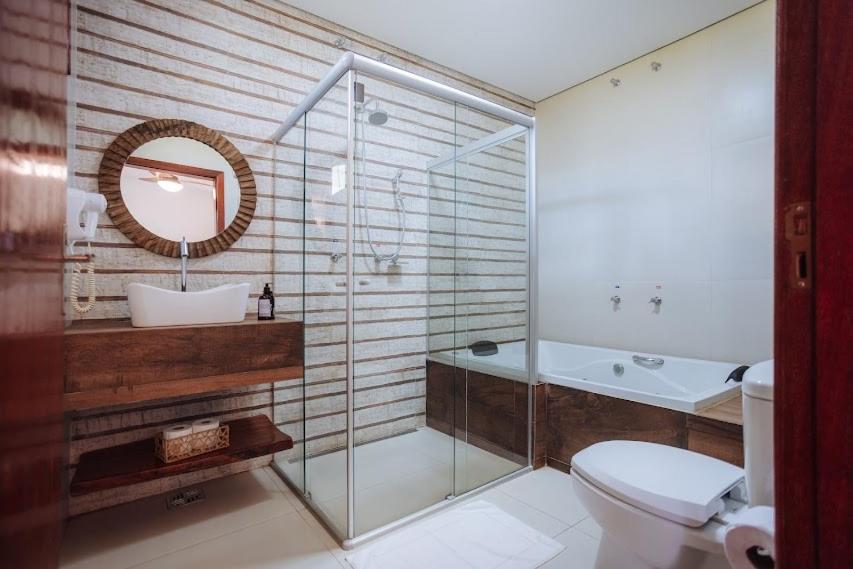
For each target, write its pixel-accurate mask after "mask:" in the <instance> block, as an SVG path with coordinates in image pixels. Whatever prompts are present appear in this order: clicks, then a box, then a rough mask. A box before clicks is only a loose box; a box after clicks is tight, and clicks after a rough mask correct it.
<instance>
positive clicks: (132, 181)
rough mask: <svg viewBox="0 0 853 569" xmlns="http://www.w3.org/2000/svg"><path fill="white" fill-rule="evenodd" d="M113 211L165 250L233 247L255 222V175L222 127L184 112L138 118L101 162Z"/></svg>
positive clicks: (125, 229)
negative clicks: (188, 117)
mask: <svg viewBox="0 0 853 569" xmlns="http://www.w3.org/2000/svg"><path fill="white" fill-rule="evenodd" d="M98 189H99V190H100V192H101V193H102V194H103V195H104V196H105V197H106V199H107V213H108V214H109V216H110V218H111V219H112V221H113V223H114V224H115V226H116V228H118V229H119V230H120V231H121V232H122V233H124V234H125V235H126V236H127V237H128V238H129V239H130V240H131V241H133V242H134V243H136V244H137V245H139V246H140V247H143V248H145V249H147V250H148V251H151V252H152V253H157V254H158V255H165V256H167V257H178V256H180V242H181V239H182V238H185V239H186V240H187V242H188V244H189V256H190V257H204V256H207V255H212V254H213V253H219V252H222V251H225V250H226V249H228V248H229V247H231V245H233V244H234V242H235V241H237V239H239V238H240V236H241V235H243V233H244V232H245V231H246V229H247V228H248V227H249V223H251V221H252V217H253V216H254V213H255V206H256V204H257V189H256V187H255V177H254V176H253V175H252V170H251V168H249V164H248V162H246V159H245V158H244V157H243V154H242V153H241V152H240V151H239V150H238V149H237V147H236V146H234V144H232V143H231V141H229V140H228V139H227V138H225V137H224V136H223V135H222V134H220V133H219V132H217V131H215V130H213V129H210V128H207V127H206V126H203V125H200V124H198V123H194V122H190V121H185V120H179V119H155V120H151V121H147V122H144V123H140V124H138V125H136V126H133V127H131V128H129V129H127V130H126V131H124V132H123V133H121V134H120V135H118V136H117V137H116V139H115V140H114V141H113V142H112V144H110V146H109V148H107V150H106V151H105V152H104V156H103V158H102V159H101V166H100V168H99V170H98Z"/></svg>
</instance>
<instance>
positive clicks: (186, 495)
mask: <svg viewBox="0 0 853 569" xmlns="http://www.w3.org/2000/svg"><path fill="white" fill-rule="evenodd" d="M205 498H206V496H205V495H204V489H203V488H188V489H186V490H181V491H180V492H176V493H175V494H172V495H171V496H168V497H167V498H166V507H167V508H168V509H170V510H174V509H175V508H182V507H184V506H189V505H190V504H195V503H196V502H201V501H202V500H204V499H205Z"/></svg>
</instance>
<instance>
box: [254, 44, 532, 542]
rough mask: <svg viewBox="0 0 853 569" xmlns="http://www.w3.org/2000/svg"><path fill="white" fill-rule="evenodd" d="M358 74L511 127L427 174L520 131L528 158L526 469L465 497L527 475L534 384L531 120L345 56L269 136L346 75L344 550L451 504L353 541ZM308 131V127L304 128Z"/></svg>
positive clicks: (275, 139)
mask: <svg viewBox="0 0 853 569" xmlns="http://www.w3.org/2000/svg"><path fill="white" fill-rule="evenodd" d="M357 72H363V73H366V74H368V75H371V76H374V77H378V78H380V79H385V80H388V81H391V82H393V83H397V84H399V85H401V86H404V87H408V88H411V89H414V90H417V91H421V92H423V93H426V94H429V95H433V96H435V97H438V98H441V99H445V100H448V101H451V102H454V103H457V104H461V105H465V106H467V107H470V108H472V109H476V110H478V111H481V112H483V113H486V114H488V115H492V116H494V117H496V118H500V119H503V120H506V121H509V122H511V123H514V126H511V127H509V128H507V129H504V130H502V131H499V132H497V133H494V134H492V135H489V136H486V137H484V138H483V139H480V140H477V141H474V142H472V143H469V144H467V145H465V146H463V147H461V148H459V149H458V150H457V151H456V152H454V153H453V154H452V155H450V156H447V157H441V158H438V159H435V160H432V161H430V162H429V164H428V166H427V168H428V170H431V169H433V168H435V167H437V166H438V165H440V164H446V163H447V162H448V161H453V160H458V159H460V158H461V157H463V156H465V155H468V154H473V153H475V152H477V151H479V150H482V149H485V148H488V147H492V146H495V145H497V144H500V143H501V142H504V141H508V140H511V139H513V138H517V137H518V136H521V135H522V134H524V133H525V131H526V134H527V137H526V148H525V153H526V158H527V164H526V166H527V181H526V186H527V187H526V208H527V223H528V226H527V244H528V249H527V324H526V336H527V355H526V357H527V362H526V363H527V374H528V409H527V415H528V422H527V428H528V437H527V443H528V444H527V447H528V448H527V465H526V466H525V467H522V468H521V469H519V470H517V471H515V472H513V473H510V474H508V475H506V476H504V477H502V478H499V479H497V480H493V481H492V482H489V483H486V484H484V485H482V486H480V487H479V488H475V489H473V490H470V491H468V492H466V493H465V495H466V496H467V495H473V494H476V493H478V492H482V491H484V490H486V489H488V488H490V487H492V486H494V485H496V484H498V483H500V482H503V481H505V480H507V479H509V478H513V477H515V476H518V475H520V474H523V473H525V472H528V471H529V470H530V469H531V468H532V467H531V465H532V459H533V404H534V403H533V385H534V384H535V382H536V378H537V374H536V367H537V365H536V357H537V350H536V346H537V345H538V342H537V340H536V324H535V322H536V290H537V289H536V251H537V249H536V210H535V203H536V199H535V189H536V183H535V175H536V168H535V163H536V160H535V124H536V123H535V119H534V118H533V117H531V116H529V115H525V114H523V113H520V112H518V111H514V110H512V109H510V108H507V107H504V106H502V105H499V104H497V103H493V102H491V101H488V100H486V99H482V98H480V97H477V96H475V95H472V94H470V93H466V92H464V91H460V90H459V89H455V88H453V87H450V86H447V85H444V84H442V83H438V82H436V81H433V80H431V79H427V78H425V77H421V76H419V75H416V74H414V73H411V72H409V71H405V70H403V69H399V68H396V67H393V66H391V65H387V64H385V63H382V62H379V61H376V60H373V59H370V58H367V57H364V56H361V55H358V54H355V53H352V52H347V53H345V54H344V55H343V56H342V57H341V58H340V59H339V60H338V62H337V63H336V64H335V65H334V66H333V67H332V68H331V69H330V70H329V71H328V73H327V74H326V75H325V77H323V79H321V80H320V82H319V83H318V84H317V85H316V87H314V89H312V90H311V91H310V92H309V93H308V94H307V95H306V97H305V99H304V100H303V101H302V102H301V103H300V104H299V105H297V106H296V107H295V108H294V109H293V110H292V111H291V112H290V114H289V115H288V116H287V117H286V118H285V120H284V121H283V122H282V124H281V126H279V128H278V129H276V131H275V133H274V134H273V136H272V139H271V142H272V143H273V145H277V144H278V143H279V142H281V140H282V138H284V136H285V135H286V134H287V133H288V132H289V131H290V130H291V129H292V128H293V127H294V126H296V125H297V124H298V123H299V121H300V120H302V118H303V117H305V115H306V113H308V112H309V111H311V110H312V109H313V108H314V106H315V105H316V104H317V103H318V102H319V101H320V100H321V99H322V98H323V97H324V96H325V94H326V93H328V92H329V91H330V90H331V89H332V88H334V87H335V85H336V84H337V83H338V82H339V81H340V80H341V79H342V78H344V76H347V100H348V101H349V104H348V105H347V156H346V162H347V174H346V183H347V200H346V201H347V214H346V282H347V283H348V285H347V287H346V334H347V340H346V357H347V361H346V373H347V386H346V396H347V409H346V415H347V429H346V433H347V449H346V452H347V458H346V467H347V473H346V476H347V529H346V536H345V538H344V539H343V540H342V542H341V545H342V547H344V548H345V549H349V548H352V547H355V546H356V545H358V544H359V543H362V542H364V541H367V540H370V539H373V538H376V537H378V536H379V535H382V534H384V533H387V532H388V531H391V530H393V529H395V528H397V527H400V526H401V525H405V524H407V523H410V522H412V521H414V520H417V519H419V518H422V517H423V516H425V515H428V514H430V513H432V512H434V511H435V510H438V509H441V508H444V507H446V506H447V505H449V504H450V503H452V502H451V501H448V500H445V501H444V502H440V503H437V504H434V505H432V506H430V507H427V508H425V509H423V510H420V511H418V512H414V513H412V514H409V515H407V516H405V517H403V518H401V519H399V520H397V521H395V522H392V523H390V524H388V525H385V526H383V527H380V528H377V529H374V530H371V531H368V532H366V533H364V534H362V535H360V536H358V537H356V536H355V526H354V510H355V487H354V463H353V458H354V441H355V439H354V416H353V415H354V410H353V395H354V393H353V389H354V382H353V375H354V374H353V333H354V318H353V286H352V283H353V282H354V281H353V272H354V267H353V257H354V250H353V237H354V230H353V224H354V215H353V211H354V191H355V152H356V149H355V137H356V133H355V108H354V105H353V103H352V102H353V101H354V99H355V74H356V73H357ZM306 128H307V126H306ZM274 468H275V470H276V472H277V473H278V475H279V476H280V477H281V478H282V479H284V480H285V481H286V482H290V481H289V479H288V477H287V475H286V474H285V473H284V472H282V471H281V469H280V468H279V467H278V466H276V465H275V464H274ZM300 496H301V497H302V499H304V500H305V501H306V502H307V503H308V504H309V505H312V504H311V498H310V496H305V495H303V494H302V493H301V492H300ZM312 511H314V512H315V513H316V514H318V515H319V516H320V518H321V519H323V521H324V522H325V523H326V525H327V526H328V527H330V528H333V527H334V524H331V523H329V520H327V519H326V516H325V515H324V514H323V512H322V511H320V510H319V509H318V508H314V507H312Z"/></svg>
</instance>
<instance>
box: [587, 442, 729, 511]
mask: <svg viewBox="0 0 853 569" xmlns="http://www.w3.org/2000/svg"><path fill="white" fill-rule="evenodd" d="M572 471H573V472H574V473H576V474H579V475H581V476H582V477H583V478H584V479H586V480H587V481H588V482H590V483H591V484H594V485H595V486H597V487H599V488H601V489H602V490H604V491H605V492H607V493H609V494H611V495H613V496H615V497H617V498H619V499H621V500H624V501H625V502H628V503H629V504H631V505H633V506H636V507H637V508H640V509H642V510H645V511H647V512H649V513H652V514H655V515H658V516H661V517H663V518H666V519H668V520H672V521H674V522H678V523H681V524H685V525H688V526H691V527H698V526H701V525H704V524H705V523H706V522H707V521H708V520H709V519H711V517H713V516H714V515H715V514H717V513H719V512H722V511H723V509H724V507H725V506H724V504H723V500H722V496H723V495H724V494H726V493H727V492H728V491H729V490H731V489H732V488H734V487H735V486H736V485H737V484H739V483H741V482H742V481H743V470H742V469H740V468H738V467H737V466H734V465H731V464H729V463H727V462H723V461H722V460H717V459H715V458H711V457H709V456H705V455H703V454H699V453H695V452H691V451H688V450H683V449H680V448H675V447H670V446H665V445H659V444H654V443H645V442H639V441H607V442H603V443H597V444H594V445H592V446H590V447H587V448H585V449H584V450H582V451H580V452H579V453H577V454H575V456H574V458H572Z"/></svg>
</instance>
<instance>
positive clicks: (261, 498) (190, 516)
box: [61, 468, 600, 569]
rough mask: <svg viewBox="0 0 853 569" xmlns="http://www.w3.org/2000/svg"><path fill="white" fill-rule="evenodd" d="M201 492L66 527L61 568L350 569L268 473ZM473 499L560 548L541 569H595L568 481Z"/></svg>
mask: <svg viewBox="0 0 853 569" xmlns="http://www.w3.org/2000/svg"><path fill="white" fill-rule="evenodd" d="M203 487H204V489H205V493H206V495H207V499H206V500H204V501H203V502H200V503H197V504H192V505H189V506H185V507H183V508H179V509H176V510H172V511H168V510H167V509H166V507H165V501H164V497H163V496H155V497H151V498H147V499H144V500H140V501H137V502H133V503H130V504H125V505H123V506H118V507H116V508H111V509H108V510H102V511H99V512H95V513H93V514H89V515H86V516H82V517H80V518H76V519H74V520H72V521H71V523H70V524H69V526H68V529H67V532H66V536H65V541H64V545H63V553H62V563H61V566H62V567H63V568H64V569H71V568H73V569H127V568H130V567H134V568H139V569H155V568H158V569H159V568H181V569H185V568H193V569H194V568H198V569H234V568H246V569H302V568H306V569H315V568H316V569H326V568H329V569H342V568H343V569H350V568H349V565H348V564H347V562H346V561H345V560H344V556H345V552H344V551H342V550H341V549H340V548H339V547H338V546H337V543H336V542H335V540H334V539H333V538H332V537H331V536H330V535H329V533H328V532H327V531H326V530H325V529H323V527H322V526H321V525H320V523H319V522H318V521H317V520H316V519H315V518H314V516H313V515H312V514H311V512H310V511H308V510H306V509H305V507H304V506H303V505H302V503H301V502H300V501H299V499H298V498H297V497H296V496H295V495H294V494H293V493H292V492H291V491H290V490H289V489H288V488H287V486H286V485H285V484H284V483H283V482H281V480H279V479H278V477H277V476H276V474H275V473H274V472H273V471H272V470H270V469H260V470H255V471H252V472H247V473H243V474H239V475H236V476H232V477H229V478H224V479H220V480H216V481H212V482H208V483H205V484H203ZM474 499H485V500H488V501H490V502H492V503H494V504H495V505H497V506H498V507H499V508H501V509H503V510H504V511H506V512H508V513H509V514H511V515H513V516H515V517H516V518H518V519H519V520H521V521H522V522H524V523H526V524H527V525H529V526H531V527H533V528H535V529H537V530H539V531H541V532H542V533H545V534H547V535H549V536H551V537H553V538H555V539H556V540H557V541H559V542H561V543H562V544H563V545H565V546H566V549H565V550H564V551H563V552H562V553H561V554H560V555H559V556H558V557H556V558H554V559H553V560H551V561H550V562H548V563H547V564H545V565H544V566H543V567H545V568H547V569H558V568H567V567H571V568H572V569H587V568H592V567H593V565H594V562H595V556H596V550H597V547H598V539H599V535H600V529H599V528H598V527H597V526H596V524H595V522H593V521H592V520H591V519H590V518H589V517H588V516H587V513H586V511H585V510H584V509H583V507H582V506H581V505H580V503H579V502H578V501H577V500H576V498H575V496H574V493H573V491H572V487H571V478H570V477H569V476H568V475H566V474H563V473H561V472H559V471H556V470H552V469H550V468H544V469H540V470H537V471H535V472H532V473H529V474H525V475H523V476H521V477H519V478H516V479H513V480H511V481H509V482H507V483H505V484H502V485H500V486H498V487H496V488H493V489H491V490H489V491H487V492H485V493H483V494H479V495H478V496H477V497H476V498H474ZM465 501H466V500H462V499H460V500H459V503H463V502H465ZM380 539H381V538H380Z"/></svg>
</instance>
